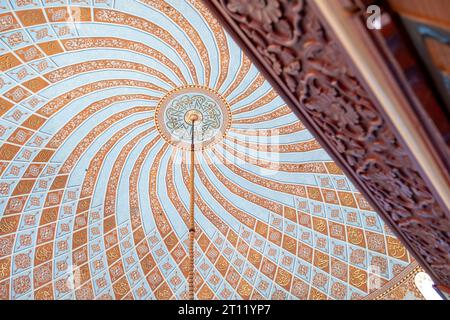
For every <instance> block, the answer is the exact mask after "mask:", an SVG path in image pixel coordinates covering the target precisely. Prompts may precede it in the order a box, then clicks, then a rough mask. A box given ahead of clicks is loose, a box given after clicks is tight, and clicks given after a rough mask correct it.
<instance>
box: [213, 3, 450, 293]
mask: <svg viewBox="0 0 450 320" xmlns="http://www.w3.org/2000/svg"><path fill="white" fill-rule="evenodd" d="M205 4H207V5H208V6H209V7H210V8H211V9H212V11H213V12H215V14H216V15H217V17H218V18H219V19H220V20H221V22H222V23H223V25H224V26H225V27H226V28H227V29H228V30H229V31H230V33H231V34H232V35H233V36H234V37H235V39H236V40H237V41H238V43H240V45H241V46H242V47H243V48H244V49H245V50H246V52H247V53H248V55H249V56H250V57H251V58H252V60H253V61H254V62H255V64H257V65H258V66H259V68H260V70H261V71H262V72H263V73H264V74H265V76H266V77H267V79H268V80H269V81H270V82H271V83H272V85H273V86H274V88H275V89H276V90H277V91H278V93H279V94H280V95H281V96H282V97H283V98H284V99H285V101H286V102H287V103H288V104H289V105H290V106H291V107H292V108H293V110H294V111H296V113H297V114H298V115H299V117H300V118H301V120H302V121H303V122H304V124H305V125H306V126H307V127H308V129H309V130H311V131H312V132H313V133H314V134H315V135H316V138H317V139H318V140H319V141H320V143H321V144H322V146H323V147H324V148H326V149H327V151H328V152H329V153H330V154H331V155H332V156H333V157H334V159H335V160H336V161H337V162H338V163H339V164H340V165H341V167H342V169H343V170H344V171H345V172H346V174H347V175H348V176H349V177H350V178H351V179H352V180H353V182H354V183H355V184H356V185H357V186H358V187H359V189H360V190H361V192H363V193H364V194H365V196H366V198H367V200H368V201H369V202H370V203H371V204H372V206H374V207H375V210H376V211H377V212H378V213H379V214H380V215H381V216H382V217H383V218H384V219H385V221H386V222H387V223H388V224H389V225H390V226H391V227H392V228H393V229H394V230H395V231H396V233H397V235H398V237H399V238H400V239H402V241H403V242H404V243H405V245H406V246H407V247H408V249H409V250H410V251H411V253H412V254H413V255H414V256H415V257H416V259H417V260H418V261H419V262H420V263H421V265H422V266H423V267H424V268H425V269H426V270H427V272H428V273H429V274H430V275H431V276H432V278H433V279H434V281H436V282H437V283H439V284H441V285H445V286H447V287H448V286H450V222H449V221H450V220H449V212H447V211H446V209H444V207H443V206H441V204H440V203H439V201H437V198H436V196H434V195H433V193H432V191H431V190H430V188H429V186H428V185H427V182H426V181H425V179H424V177H422V176H421V173H420V169H419V168H418V166H417V165H416V162H415V160H414V158H413V156H412V155H411V153H410V152H409V151H408V149H407V148H406V147H405V145H404V144H403V143H402V141H401V137H400V136H399V135H398V133H397V131H396V130H395V128H394V127H393V125H392V124H391V122H390V121H389V120H388V118H387V116H386V115H385V113H384V112H383V110H382V108H381V107H380V106H379V105H377V102H376V101H374V99H373V98H372V96H371V94H370V92H368V91H367V90H366V89H365V88H364V85H363V84H362V82H361V80H360V79H358V77H357V75H356V72H353V71H352V65H351V62H350V61H349V60H348V58H347V56H346V53H345V52H344V51H343V50H342V48H341V47H340V44H339V43H338V42H337V41H336V40H335V37H334V36H333V34H332V33H331V31H330V30H328V29H327V28H326V26H325V24H324V23H323V22H322V21H321V18H320V17H319V15H318V14H317V12H316V11H315V10H316V9H315V8H314V6H313V4H312V3H310V2H308V1H302V0H291V1H289V0H267V1H259V0H253V1H248V0H212V1H205Z"/></svg>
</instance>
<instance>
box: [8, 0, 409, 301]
mask: <svg viewBox="0 0 450 320" xmlns="http://www.w3.org/2000/svg"><path fill="white" fill-rule="evenodd" d="M0 71H1V74H0V94H1V96H0V116H1V119H0V139H1V140H0V143H1V146H0V177H1V179H0V219H1V220H0V299H179V298H186V292H187V265H188V261H189V259H188V254H187V252H188V251H187V239H188V227H187V225H188V220H189V213H188V208H189V191H188V182H189V169H188V168H189V157H188V151H187V150H186V149H185V148H182V147H181V145H177V143H171V141H169V140H170V137H171V135H174V136H177V137H182V136H183V134H184V133H183V132H182V131H180V130H183V128H182V127H183V125H184V124H183V119H184V118H183V117H184V114H180V113H179V112H182V111H180V110H182V108H181V107H180V108H178V109H177V108H175V109H173V110H175V111H173V110H172V111H167V109H164V110H166V111H167V112H166V111H161V112H157V108H158V106H160V105H161V104H162V103H161V101H162V99H163V97H167V96H170V95H171V94H173V93H175V92H177V91H179V90H180V88H188V90H187V91H185V93H186V95H188V98H189V97H193V96H195V97H203V98H201V100H199V101H201V102H200V103H197V102H195V103H197V104H195V105H196V106H197V107H196V108H197V109H196V110H203V111H202V112H204V113H202V117H203V118H202V120H204V122H203V123H204V124H205V126H208V128H209V129H208V130H210V131H211V132H212V133H211V136H214V137H218V139H216V140H214V142H213V143H208V145H207V146H205V147H204V148H200V149H198V150H197V151H196V152H195V158H196V163H195V170H196V176H195V193H196V207H195V210H196V224H197V227H196V230H197V232H196V247H195V250H196V258H195V268H196V277H195V295H196V298H197V299H212V298H217V299H358V298H362V297H364V296H366V295H368V294H369V293H370V292H371V291H373V290H375V289H376V288H377V286H382V285H384V284H386V283H388V282H389V281H391V279H392V278H393V277H394V276H395V275H397V274H398V273H399V272H401V271H402V270H403V269H404V268H405V267H406V266H407V265H408V264H410V263H411V259H412V258H411V257H410V256H409V254H408V252H407V251H406V249H405V248H404V247H403V246H402V245H401V244H400V242H399V241H398V240H397V238H396V237H395V236H394V235H393V234H392V232H391V231H390V230H389V229H388V228H387V227H386V226H385V225H384V224H383V222H382V221H381V219H380V218H379V217H378V216H377V214H376V213H375V212H373V211H372V209H371V208H370V206H369V204H368V203H367V202H366V201H365V200H364V198H363V196H361V194H360V193H359V192H358V191H357V190H356V189H355V188H354V187H353V186H352V184H351V183H350V181H349V180H348V179H347V178H346V177H345V175H344V174H343V173H342V171H341V170H340V169H339V168H338V167H337V166H336V164H334V163H333V161H332V160H331V158H330V157H329V156H328V154H327V153H326V152H325V151H324V150H323V149H322V148H321V147H320V145H319V144H318V143H317V141H316V140H315V139H314V138H313V136H312V135H311V134H310V133H309V132H308V130H306V129H305V127H304V126H303V125H302V123H301V122H300V121H299V120H298V118H297V117H296V116H295V115H294V113H292V111H291V110H290V109H289V107H287V106H286V105H285V104H284V103H283V101H282V99H281V98H280V97H279V96H278V95H277V94H276V92H275V91H274V90H273V89H272V88H271V86H270V85H269V83H268V82H266V81H265V79H264V77H263V76H262V75H261V74H260V73H259V72H258V71H257V69H256V68H255V66H254V65H253V64H252V63H251V61H250V60H249V59H248V58H247V57H246V56H245V55H244V54H243V52H242V51H241V50H240V48H239V47H238V46H237V44H236V43H235V42H234V41H233V40H232V39H231V38H230V37H229V35H228V34H227V33H226V32H225V31H224V30H223V28H222V27H221V25H220V24H219V23H218V22H217V21H216V20H215V19H214V17H213V16H212V15H211V14H210V13H209V12H208V11H207V9H206V8H205V7H204V6H203V4H202V3H201V2H200V1H199V0H190V1H187V0H183V1H180V0H167V1H162V0H70V1H68V0H10V1H5V0H0ZM205 88H206V89H205ZM202 90H207V91H208V92H211V96H209V98H208V97H207V99H205V92H206V91H202ZM222 100H223V101H222ZM171 101H172V100H171ZM173 101H175V100H173ZM189 101H191V100H189ZM189 103H192V104H194V102H192V101H191V102H189ZM164 105H165V104H164ZM169 105H170V106H173V104H170V103H169ZM211 106H213V107H211ZM220 106H222V107H220ZM183 108H185V109H183V110H188V109H189V108H191V107H189V105H188V107H186V105H184V107H183ZM211 108H212V109H211ZM205 110H209V111H205ZM211 110H213V111H211ZM199 112H200V111H199ZM161 128H166V129H161ZM180 128H181V129H180ZM205 130H206V129H205ZM168 138H169V139H168ZM199 139H200V140H201V139H202V137H200V138H199Z"/></svg>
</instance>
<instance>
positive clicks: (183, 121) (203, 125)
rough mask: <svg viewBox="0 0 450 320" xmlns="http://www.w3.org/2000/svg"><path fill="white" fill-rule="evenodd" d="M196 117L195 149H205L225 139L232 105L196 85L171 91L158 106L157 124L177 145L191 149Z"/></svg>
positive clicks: (166, 138) (167, 139)
mask: <svg viewBox="0 0 450 320" xmlns="http://www.w3.org/2000/svg"><path fill="white" fill-rule="evenodd" d="M193 120H194V146H195V149H196V150H201V149H205V148H207V147H209V146H212V145H213V144H215V143H217V142H218V141H220V140H222V139H223V137H224V135H225V134H226V132H227V130H228V129H229V127H230V125H231V113H230V107H229V105H228V103H227V102H226V100H225V99H224V98H223V97H222V96H221V95H220V94H219V93H218V92H216V91H214V90H212V89H210V88H207V87H202V86H194V85H190V86H184V87H179V88H176V89H174V90H171V91H169V92H168V93H166V94H165V95H164V97H163V98H162V99H161V100H160V101H159V103H158V106H157V107H156V111H155V121H156V127H157V128H158V131H159V133H160V134H161V136H162V137H163V138H164V139H165V140H166V141H167V142H169V143H170V144H172V145H174V146H176V147H180V148H183V149H186V150H190V148H191V139H192V121H193Z"/></svg>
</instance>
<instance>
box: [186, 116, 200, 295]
mask: <svg viewBox="0 0 450 320" xmlns="http://www.w3.org/2000/svg"><path fill="white" fill-rule="evenodd" d="M191 111H192V112H188V114H187V119H188V121H189V122H190V124H191V151H190V152H191V172H190V181H189V191H190V197H191V198H190V205H189V279H188V284H189V300H194V260H195V255H194V240H195V216H194V205H195V190H194V171H195V168H194V158H195V144H194V126H195V122H196V121H198V120H199V115H198V114H197V112H196V110H191Z"/></svg>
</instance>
